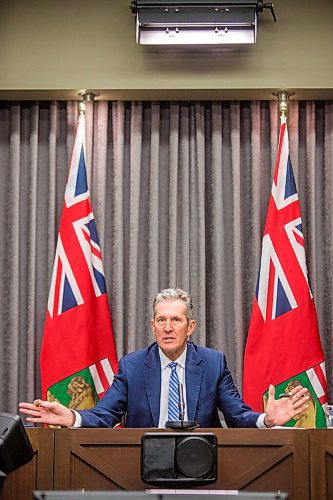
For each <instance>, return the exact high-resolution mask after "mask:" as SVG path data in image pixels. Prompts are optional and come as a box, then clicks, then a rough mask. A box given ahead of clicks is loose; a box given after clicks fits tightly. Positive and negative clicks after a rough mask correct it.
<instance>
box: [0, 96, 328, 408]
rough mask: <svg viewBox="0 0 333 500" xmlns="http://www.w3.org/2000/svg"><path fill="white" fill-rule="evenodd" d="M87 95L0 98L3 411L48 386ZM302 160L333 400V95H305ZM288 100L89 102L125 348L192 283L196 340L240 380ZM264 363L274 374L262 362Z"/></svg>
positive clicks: (296, 126)
mask: <svg viewBox="0 0 333 500" xmlns="http://www.w3.org/2000/svg"><path fill="white" fill-rule="evenodd" d="M77 116H78V114H77V103H75V102H14V103H10V102H2V103H0V162H1V163H0V224H1V229H2V237H1V238H0V273H1V280H0V297H1V301H0V332H1V349H0V378H1V384H0V410H1V411H11V412H16V411H17V404H18V402H19V401H20V400H32V399H33V398H34V397H35V396H39V395H40V387H39V383H40V379H39V350H40V344H41V338H42V332H43V323H44V318H45V311H46V302H47V296H48V289H49V283H50V279H51V272H52V266H53V257H54V251H55V244H56V237H57V230H58V224H59V220H60V213H61V206H62V202H63V195H64V187H65V182H66V176H67V169H68V162H69V155H70V152H71V147H72V144H73V137H74V131H75V126H76V121H77ZM288 124H289V136H290V149H291V158H292V163H293V168H294V173H295V177H296V181H297V184H298V192H299V197H300V203H301V209H302V218H303V225H304V230H305V242H306V252H307V263H308V268H309V274H310V282H311V285H312V290H313V293H314V297H315V301H316V305H317V311H318V318H319V325H320V334H321V337H322V343H323V347H324V350H325V355H326V362H327V375H328V381H329V387H330V394H331V400H332V384H331V380H332V370H333V360H332V317H333V307H332V305H333V286H332V264H333V236H332V235H333V199H332V189H333V103H332V102H324V101H317V102H314V101H313V102H303V101H292V102H291V103H290V109H289V118H288ZM278 131H279V117H278V108H277V103H276V102H264V101H260V102H259V101H256V102H246V101H242V102H224V101H223V102H204V103H200V102H156V103H155V102H152V103H150V102H106V101H99V102H96V103H95V104H92V103H88V105H87V138H88V139H87V168H88V178H89V183H90V192H91V201H92V206H93V211H94V214H95V219H96V223H97V229H98V233H99V239H100V243H101V247H102V252H103V261H104V269H105V273H106V280H107V286H108V294H109V300H110V307H111V312H112V319H113V327H114V332H115V340H116V346H117V352H118V356H119V357H120V356H122V355H123V354H124V353H127V352H129V351H132V350H135V349H138V348H141V347H144V346H145V345H146V344H147V343H149V342H151V341H152V340H153V338H152V335H151V333H150V330H149V321H150V318H151V302H152V300H153V297H154V295H155V294H156V292H157V291H158V290H159V289H160V288H162V287H167V286H179V287H182V288H184V289H187V290H189V291H190V292H191V293H192V295H193V299H194V304H195V315H196V318H197V320H198V329H197V332H196V334H195V335H194V337H193V339H194V340H195V341H196V342H198V343H199V344H202V345H207V346H210V347H213V348H216V349H218V350H222V351H224V352H225V353H226V354H227V358H228V361H229V366H230V368H231V371H232V373H233V376H234V379H235V382H236V384H237V385H238V387H239V388H240V389H241V388H242V365H243V354H244V346H245V342H246V335H247V329H248V324H249V319H250V314H251V308H252V302H253V296H254V289H255V284H256V278H257V272H258V265H259V258H260V251H261V238H262V232H263V228H264V223H265V217H266V210H267V204H268V199H269V194H270V189H271V183H272V173H273V170H274V166H275V160H276V150H277V139H278ZM258 376H260V373H258Z"/></svg>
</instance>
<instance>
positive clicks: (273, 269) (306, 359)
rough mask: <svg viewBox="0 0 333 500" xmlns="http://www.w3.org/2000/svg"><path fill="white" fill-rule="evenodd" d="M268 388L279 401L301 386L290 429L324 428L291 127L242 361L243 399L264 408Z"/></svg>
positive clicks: (282, 144)
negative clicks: (301, 407) (301, 401)
mask: <svg viewBox="0 0 333 500" xmlns="http://www.w3.org/2000/svg"><path fill="white" fill-rule="evenodd" d="M269 384H274V385H275V389H276V397H279V395H280V394H282V393H284V392H288V391H289V390H291V389H292V388H293V387H295V386H296V385H298V384H301V385H303V386H304V387H307V388H308V390H309V393H310V401H309V403H308V404H309V408H308V410H307V411H306V412H304V413H302V414H301V415H298V416H297V417H296V419H295V420H292V421H291V422H289V423H288V424H286V425H287V426H295V427H325V415H324V408H323V405H324V406H325V404H326V403H327V387H326V375H325V361H324V354H323V349H322V346H321V342H320V336H319V331H318V324H317V315H316V309H315V304H314V300H313V296H312V293H311V290H310V286H309V281H308V273H307V267H306V261H305V251H304V237H303V228H302V220H301V213H300V205H299V200H298V195H297V190H296V183H295V179H294V174H293V170H292V165H291V161H290V156H289V140H288V131H287V124H286V122H285V121H284V122H283V123H282V125H281V129H280V137H279V146H278V157H277V162H276V168H275V173H274V179H273V185H272V191H271V196H270V200H269V206H268V212H267V219H266V226H265V231H264V236H263V240H262V254H261V262H260V269H259V274H258V281H257V287H256V292H255V299H254V304H253V309H252V316H251V321H250V327H249V332H248V338H247V343H246V348H245V357H244V383H243V388H244V400H245V401H246V402H247V403H248V404H249V405H250V406H251V407H252V408H253V409H254V410H256V411H262V410H264V409H265V404H266V401H267V398H268V387H269Z"/></svg>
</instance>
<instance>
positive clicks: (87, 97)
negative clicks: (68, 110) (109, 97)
mask: <svg viewBox="0 0 333 500" xmlns="http://www.w3.org/2000/svg"><path fill="white" fill-rule="evenodd" d="M98 95H99V94H98V93H97V92H92V91H91V90H83V91H82V92H79V93H78V96H79V97H81V99H82V100H81V101H80V102H79V116H80V117H84V116H85V114H86V103H87V102H94V101H95V97H97V96H98Z"/></svg>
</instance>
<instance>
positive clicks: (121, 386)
mask: <svg viewBox="0 0 333 500" xmlns="http://www.w3.org/2000/svg"><path fill="white" fill-rule="evenodd" d="M127 394H128V391H127V378H126V373H125V365H124V361H123V358H122V359H121V360H120V361H119V370H118V373H117V374H116V375H115V377H114V380H113V383H112V385H111V387H109V389H108V390H107V391H106V393H105V394H104V396H103V398H102V399H101V400H100V401H99V402H98V403H97V405H96V406H95V408H92V409H91V410H78V413H79V414H80V415H81V418H82V427H114V426H115V425H116V424H118V423H119V422H120V421H121V419H122V417H123V416H124V414H125V413H126V411H127Z"/></svg>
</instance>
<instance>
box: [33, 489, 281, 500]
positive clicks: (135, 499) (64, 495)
mask: <svg viewBox="0 0 333 500" xmlns="http://www.w3.org/2000/svg"><path fill="white" fill-rule="evenodd" d="M156 491H157V493H145V492H143V491H142V492H138V491H137V492H134V491H112V492H111V491H34V492H33V498H34V499H35V500H193V494H190V493H187V494H182V493H175V494H165V493H164V491H165V490H163V493H158V491H159V490H156ZM175 491H178V490H175ZM212 493H213V491H212ZM212 497H213V498H214V500H287V499H288V498H289V496H288V493H282V492H280V491H275V492H251V493H250V492H246V491H239V492H238V491H237V492H230V493H227V492H226V491H224V492H223V493H219V491H218V490H216V491H214V493H213V495H211V494H209V493H208V494H207V493H206V494H204V493H203V494H196V495H195V497H194V498H195V500H211V498H212Z"/></svg>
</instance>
